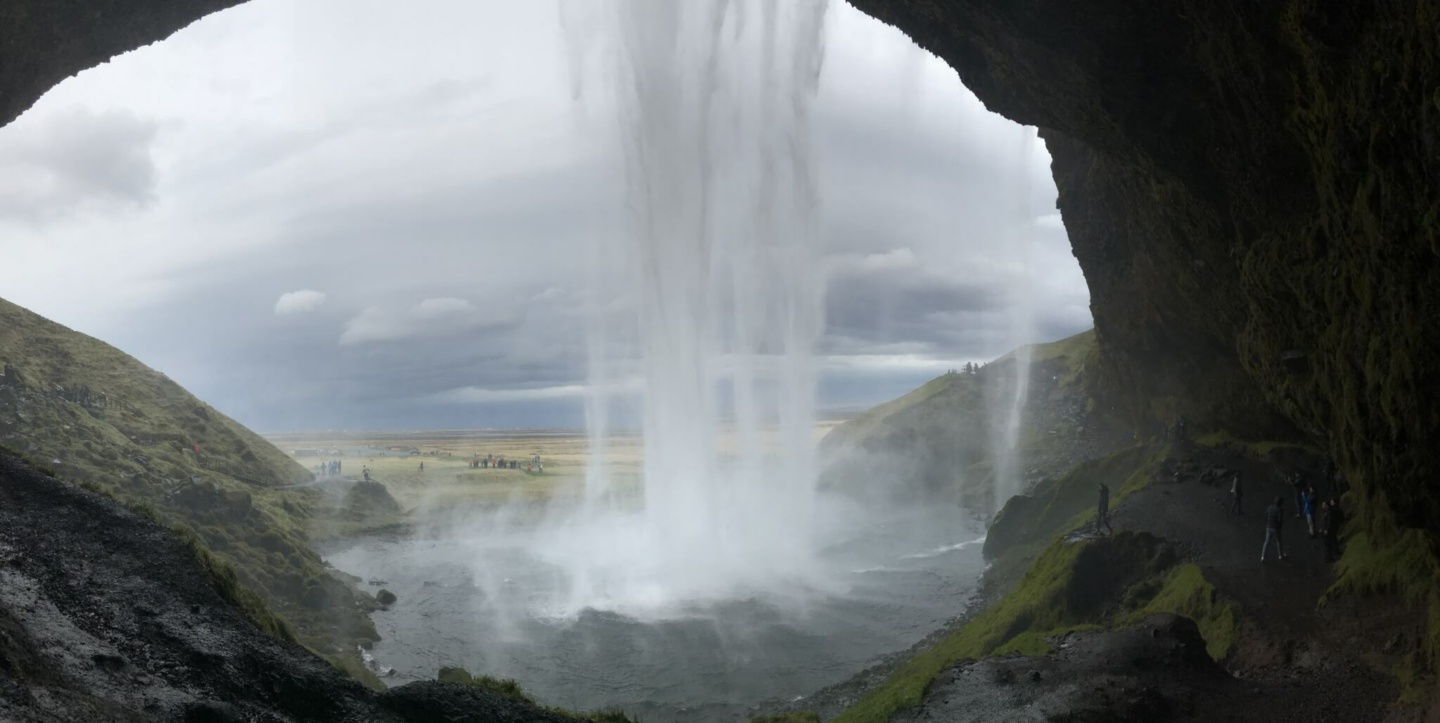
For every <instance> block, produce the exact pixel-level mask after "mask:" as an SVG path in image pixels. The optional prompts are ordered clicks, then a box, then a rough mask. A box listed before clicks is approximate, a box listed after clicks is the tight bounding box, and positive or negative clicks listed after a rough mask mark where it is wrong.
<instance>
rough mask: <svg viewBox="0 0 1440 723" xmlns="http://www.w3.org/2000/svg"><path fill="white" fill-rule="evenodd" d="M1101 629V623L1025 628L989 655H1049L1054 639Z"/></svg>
mask: <svg viewBox="0 0 1440 723" xmlns="http://www.w3.org/2000/svg"><path fill="white" fill-rule="evenodd" d="M1103 629H1104V626H1102V625H1096V624H1092V623H1084V624H1081V625H1070V626H1067V627H1063V628H1056V629H1054V630H1045V631H1041V632H1035V631H1032V630H1027V631H1025V632H1023V633H1021V634H1019V635H1016V636H1015V637H1013V638H1011V639H1010V641H1009V642H1007V643H1005V644H1004V645H1001V646H1000V647H998V648H996V649H994V650H992V651H990V653H989V655H990V656H991V657H998V656H1001V655H1024V656H1027V657H1040V656H1042V655H1049V654H1050V653H1053V652H1055V643H1054V641H1055V640H1057V639H1059V638H1062V637H1065V636H1066V635H1069V634H1070V633H1081V632H1086V631H1089V630H1103Z"/></svg>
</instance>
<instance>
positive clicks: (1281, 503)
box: [1260, 497, 1285, 562]
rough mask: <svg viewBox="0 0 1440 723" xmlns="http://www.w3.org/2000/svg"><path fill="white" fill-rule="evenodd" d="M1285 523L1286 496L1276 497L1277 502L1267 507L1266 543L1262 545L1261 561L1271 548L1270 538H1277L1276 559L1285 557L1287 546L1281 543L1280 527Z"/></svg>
mask: <svg viewBox="0 0 1440 723" xmlns="http://www.w3.org/2000/svg"><path fill="white" fill-rule="evenodd" d="M1284 525H1285V498H1284V497H1276V498H1275V503H1274V504H1272V505H1270V506H1269V507H1266V508H1265V544H1264V545H1263V546H1261V547H1260V561H1261V562H1264V561H1265V553H1266V552H1268V551H1269V550H1270V540H1272V539H1273V540H1275V555H1276V559H1280V560H1284V559H1285V548H1284V547H1282V546H1281V543H1280V529H1281V528H1282V527H1284Z"/></svg>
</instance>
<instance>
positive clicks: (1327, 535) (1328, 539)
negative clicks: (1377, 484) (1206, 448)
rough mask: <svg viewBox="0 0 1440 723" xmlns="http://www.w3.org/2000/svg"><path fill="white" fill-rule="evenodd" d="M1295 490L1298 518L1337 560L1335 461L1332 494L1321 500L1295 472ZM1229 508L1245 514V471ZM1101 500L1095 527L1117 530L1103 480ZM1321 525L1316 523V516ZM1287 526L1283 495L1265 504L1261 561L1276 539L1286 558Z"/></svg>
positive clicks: (1234, 483) (1341, 519)
mask: <svg viewBox="0 0 1440 723" xmlns="http://www.w3.org/2000/svg"><path fill="white" fill-rule="evenodd" d="M1288 481H1289V483H1290V485H1291V486H1292V487H1293V488H1294V490H1295V508H1296V511H1295V518H1296V519H1300V518H1301V517H1304V518H1305V525H1306V527H1307V528H1308V531H1309V533H1310V539H1312V540H1313V539H1315V537H1316V535H1319V537H1320V539H1321V541H1322V542H1323V543H1324V545H1325V561H1326V562H1334V561H1335V560H1337V559H1339V557H1340V528H1342V527H1343V526H1344V525H1345V511H1344V510H1343V509H1341V508H1340V475H1339V472H1338V471H1337V470H1336V469H1335V464H1334V463H1333V462H1332V463H1330V464H1329V465H1327V467H1326V469H1325V481H1326V484H1327V485H1328V491H1329V492H1330V497H1329V498H1328V499H1326V500H1323V501H1322V500H1320V498H1319V495H1318V494H1316V492H1315V487H1314V486H1313V485H1311V484H1309V483H1308V482H1306V481H1305V477H1304V475H1301V474H1300V473H1299V472H1294V473H1292V474H1291V475H1290V479H1289V480H1288ZM1230 497H1231V502H1230V512H1231V514H1236V515H1244V514H1245V509H1244V505H1243V502H1244V498H1245V487H1244V484H1243V483H1242V473H1240V472H1236V473H1235V476H1234V477H1233V478H1231V481H1230ZM1099 498H1100V499H1099V504H1098V506H1097V509H1096V514H1095V531H1096V532H1099V531H1100V528H1101V526H1104V528H1105V530H1106V531H1107V532H1114V529H1113V528H1111V526H1110V487H1109V486H1108V485H1106V484H1105V483H1104V482H1101V483H1100V489H1099ZM1317 517H1318V518H1319V520H1318V525H1317V519H1316V518H1317ZM1284 527H1285V497H1284V495H1280V496H1278V497H1276V498H1275V501H1274V502H1273V503H1271V505H1270V506H1269V507H1267V508H1265V542H1264V543H1262V544H1261V546H1260V561H1261V562H1265V558H1266V555H1267V553H1268V552H1269V551H1270V543H1271V541H1272V540H1273V541H1274V543H1275V554H1276V556H1277V558H1278V559H1281V560H1283V559H1285V550H1284V548H1283V547H1282V543H1281V538H1280V532H1281V530H1282V529H1284Z"/></svg>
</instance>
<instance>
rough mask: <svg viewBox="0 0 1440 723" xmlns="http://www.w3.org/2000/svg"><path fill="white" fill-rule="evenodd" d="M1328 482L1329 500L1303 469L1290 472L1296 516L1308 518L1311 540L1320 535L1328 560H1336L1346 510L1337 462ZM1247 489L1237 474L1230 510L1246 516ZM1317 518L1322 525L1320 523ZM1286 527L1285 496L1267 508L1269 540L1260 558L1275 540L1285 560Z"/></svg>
mask: <svg viewBox="0 0 1440 723" xmlns="http://www.w3.org/2000/svg"><path fill="white" fill-rule="evenodd" d="M1325 476H1326V480H1327V482H1329V484H1330V492H1331V496H1330V498H1329V499H1326V500H1321V499H1320V497H1319V495H1318V494H1316V492H1315V487H1314V485H1311V484H1309V483H1308V482H1306V481H1305V477H1304V475H1301V474H1300V473H1299V472H1295V473H1292V474H1291V475H1290V479H1289V483H1290V485H1291V487H1293V488H1294V490H1295V519H1297V520H1298V519H1300V518H1301V517H1304V518H1305V526H1306V528H1307V531H1308V532H1309V534H1310V539H1312V540H1313V539H1315V537H1316V535H1319V536H1320V539H1321V541H1322V542H1323V543H1324V545H1325V561H1326V562H1334V561H1335V560H1336V559H1338V558H1339V557H1340V528H1341V527H1343V526H1344V525H1345V511H1344V510H1343V509H1341V508H1340V495H1339V490H1338V487H1339V475H1338V473H1337V472H1336V471H1335V467H1334V464H1333V463H1332V464H1331V465H1329V466H1328V467H1327V468H1326V470H1325ZM1243 494H1244V488H1243V486H1242V484H1241V480H1240V473H1239V472H1237V473H1235V478H1234V480H1232V481H1231V483H1230V495H1231V496H1232V497H1233V498H1234V501H1233V503H1232V504H1231V507H1230V511H1231V512H1233V513H1235V514H1240V515H1243V514H1244V511H1243V509H1242V507H1241V498H1242V497H1243ZM1317 518H1319V519H1318V525H1317ZM1284 527H1285V496H1284V495H1279V496H1276V497H1275V501H1274V502H1272V503H1270V506H1269V507H1266V508H1265V542H1264V543H1263V544H1262V545H1261V546H1260V561H1261V562H1265V558H1266V555H1267V553H1268V552H1269V550H1270V541H1271V540H1274V541H1275V555H1276V558H1277V559H1280V560H1283V559H1285V549H1284V547H1283V544H1282V542H1281V535H1280V532H1281V530H1283V529H1284Z"/></svg>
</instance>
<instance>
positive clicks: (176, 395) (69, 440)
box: [0, 300, 375, 654]
mask: <svg viewBox="0 0 1440 723" xmlns="http://www.w3.org/2000/svg"><path fill="white" fill-rule="evenodd" d="M0 445H3V446H5V447H8V448H10V449H13V450H15V451H18V452H21V453H24V454H25V455H27V456H28V457H30V458H31V459H34V460H36V461H37V462H39V463H41V464H45V465H48V466H49V467H51V468H53V470H54V471H55V473H56V474H57V475H58V476H60V477H63V478H67V479H70V480H73V481H76V482H83V483H87V484H89V485H92V486H95V487H98V488H100V489H102V490H104V491H106V492H109V493H110V494H112V495H113V496H115V497H117V498H119V499H120V500H122V501H125V502H127V503H130V504H132V505H144V506H148V507H150V508H153V509H154V511H155V514H156V515H157V516H158V517H159V518H161V519H162V520H163V521H164V522H166V523H168V524H171V525H175V526H178V527H184V528H188V529H190V530H192V531H193V532H194V533H195V535H196V537H197V538H198V539H199V540H201V541H202V542H203V544H204V545H205V546H206V547H207V548H208V549H209V550H210V551H211V552H213V553H214V554H215V555H216V556H218V557H219V558H221V559H222V560H224V561H225V562H227V563H229V564H230V565H231V566H233V567H234V569H235V570H236V572H237V574H238V576H239V579H240V581H241V582H243V583H244V584H245V585H246V586H248V587H250V588H251V589H253V590H255V591H256V592H258V593H260V594H261V596H262V597H263V598H264V599H265V600H266V602H267V603H268V604H269V605H270V606H271V607H272V608H273V609H274V610H275V611H277V612H278V613H279V614H281V615H282V616H283V617H284V618H286V619H287V620H288V621H289V622H290V623H291V624H292V625H293V626H294V628H295V630H296V632H297V633H298V637H299V639H300V640H301V642H303V643H305V644H306V645H309V646H310V647H312V648H314V649H316V650H317V651H320V652H322V653H326V654H337V653H340V654H347V653H348V652H349V651H353V650H354V646H353V643H354V642H355V641H357V640H365V639H373V638H374V637H375V632H374V627H373V625H371V624H370V621H369V619H368V618H367V617H366V616H365V614H364V612H363V609H364V606H365V605H366V604H367V602H368V601H367V600H366V599H365V598H366V597H367V596H365V595H364V594H363V593H357V592H356V591H353V590H352V589H351V587H350V585H348V584H347V583H346V582H344V581H342V580H340V579H337V578H335V577H333V576H331V575H330V574H329V573H328V572H327V571H326V569H325V567H324V565H323V564H322V562H321V560H320V557H319V555H317V554H316V553H315V552H314V551H313V550H312V549H311V547H310V544H309V540H308V538H307V534H306V529H307V526H308V522H309V520H310V518H311V517H312V516H313V514H314V513H315V511H316V510H317V509H319V507H320V505H321V500H320V499H319V497H318V494H317V493H314V492H310V491H307V490H300V489H285V488H286V487H288V486H290V485H294V484H297V483H302V482H306V481H309V480H310V473H309V472H308V471H306V470H305V469H304V468H302V467H301V466H300V465H298V464H296V463H295V462H294V461H293V460H291V459H290V458H289V457H287V456H286V455H285V454H284V453H282V452H281V451H280V450H279V449H276V448H275V447H274V446H273V445H271V444H270V443H269V442H266V441H265V440H264V439H262V438H260V437H259V436H258V435H256V434H255V433H253V432H251V431H250V430H248V429H246V428H245V427H243V426H241V425H240V424H239V423H237V422H235V421H234V420H232V419H230V418H228V417H226V416H225V415H223V414H221V413H219V412H217V411H216V410H214V409H212V408H210V407H208V406H206V405H205V403H203V402H201V401H200V400H198V399H196V398H195V397H193V396H192V395H190V394H189V393H188V392H186V391H185V390H184V389H182V388H181V387H180V386H179V385H178V384H176V383H174V382H172V381H170V380H169V379H168V378H166V377H165V375H163V374H160V373H159V372H156V371H154V370H153V369H150V368H148V367H146V366H145V365H143V364H141V363H140V362H138V361H136V360H135V359H133V358H131V357H130V356H129V355H127V354H125V353H123V352H121V351H120V350H118V349H115V348H114V347H111V346H109V345H108V344H105V343H104V342H101V341H98V340H96V339H93V338H90V337H88V336H85V335H84V334H80V333H78V332H75V331H72V330H70V329H67V328H65V327H63V326H61V325H59V324H56V323H54V322H51V321H48V320H46V319H44V318H42V317H40V316H37V315H35V314H33V313H31V312H29V311H26V310H25V309H22V308H20V307H18V306H16V305H14V304H11V303H9V302H7V301H4V300H0ZM197 448H198V450H199V451H198V453H197V452H196V450H197ZM357 595H358V596H359V597H358V599H357Z"/></svg>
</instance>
